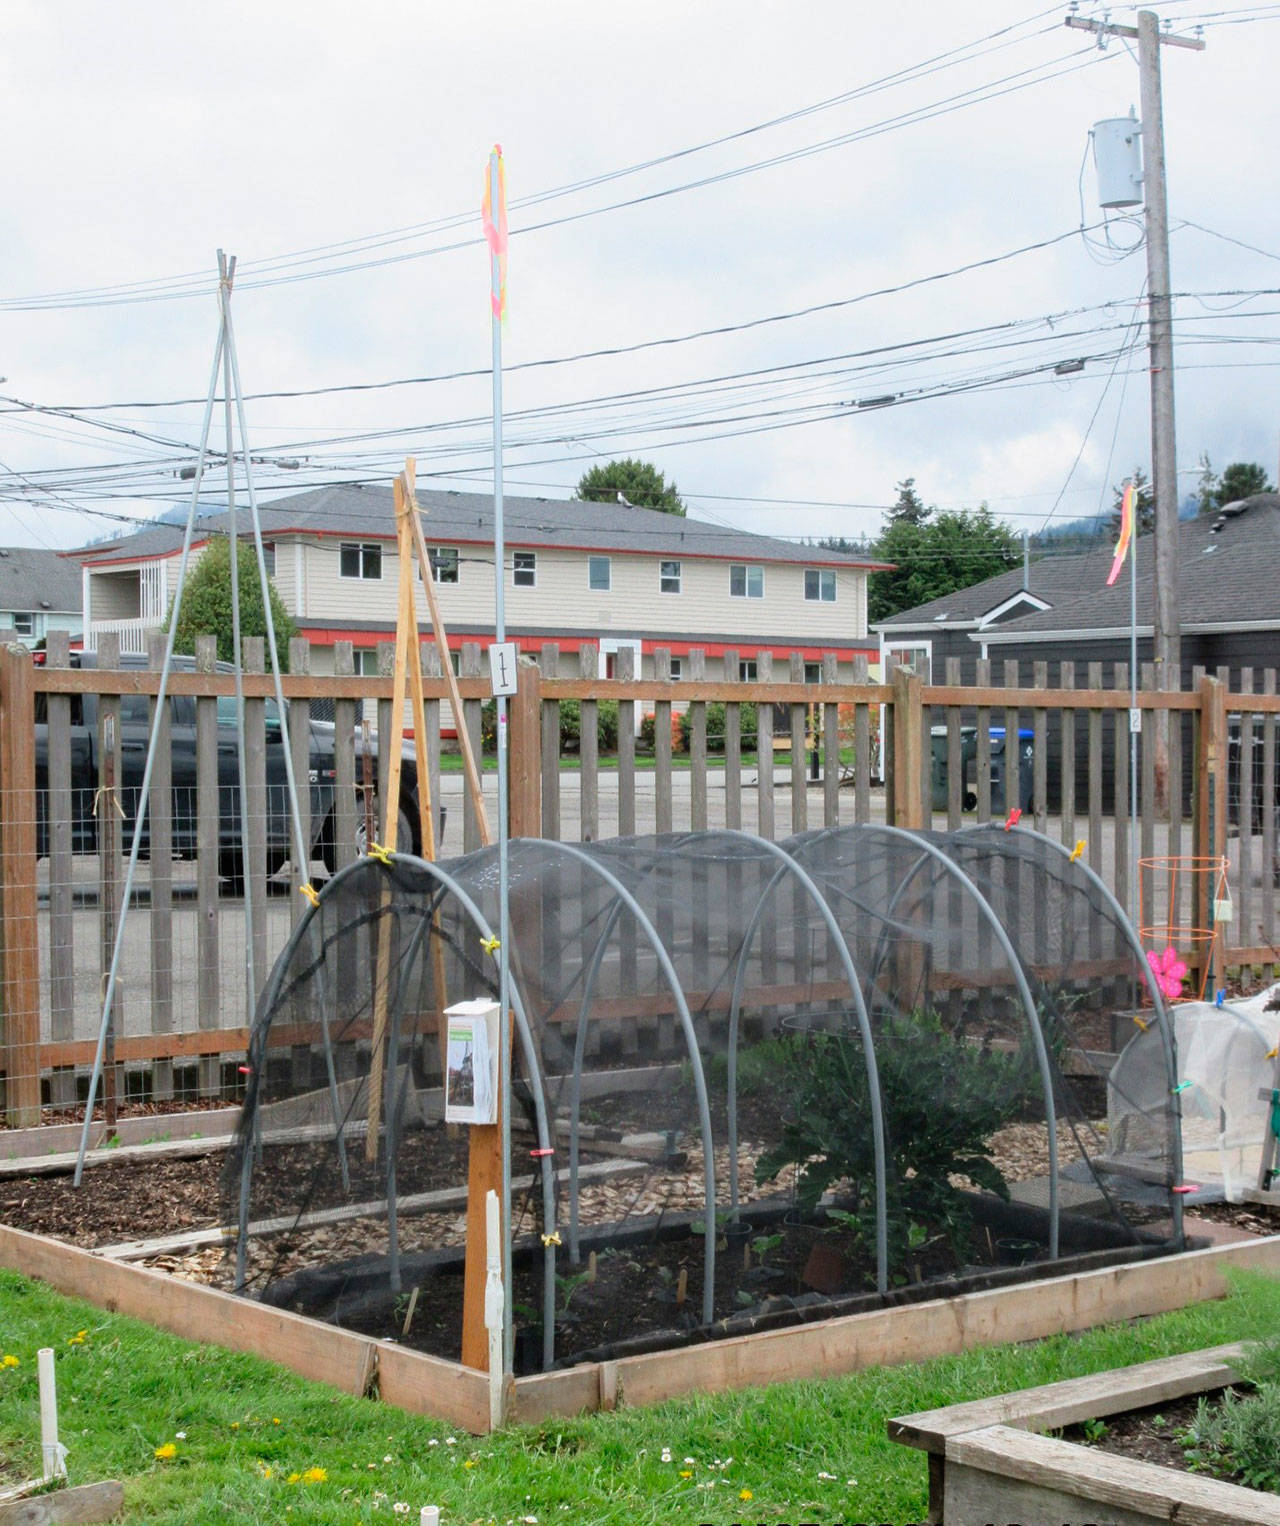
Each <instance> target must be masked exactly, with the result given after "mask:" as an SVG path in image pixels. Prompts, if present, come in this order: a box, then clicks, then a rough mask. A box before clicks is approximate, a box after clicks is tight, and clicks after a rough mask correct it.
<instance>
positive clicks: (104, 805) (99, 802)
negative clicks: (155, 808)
mask: <svg viewBox="0 0 1280 1526" xmlns="http://www.w3.org/2000/svg"><path fill="white" fill-rule="evenodd" d="M119 667H120V638H119V636H117V635H115V634H110V635H104V636H102V637H101V638H100V639H99V642H98V671H99V672H100V673H102V674H103V676H104V679H106V681H107V682H113V681H112V680H111V679H109V678H107V675H108V674H109V673H111V672H113V671H118V670H119ZM120 719H121V705H120V697H119V695H118V694H116V693H110V692H108V693H104V694H102V695H100V696H99V699H98V749H97V750H98V794H97V798H96V800H95V802H94V808H95V813H96V815H97V822H98V832H97V836H98V970H99V976H100V984H99V988H98V989H99V994H100V1003H101V999H102V998H103V997H105V994H106V989H107V976H108V972H109V970H110V969H111V961H112V959H113V957H114V955H115V944H116V929H117V928H118V927H119V925H120V916H121V911H122V906H121V894H122V891H123V886H124V863H123V857H122V847H123V845H122V841H121V838H122V833H121V821H122V818H123V816H124V807H123V801H122V800H121V790H120V782H121V775H122V772H123V767H122V764H123V743H122V741H121V735H120ZM123 986H124V983H123V981H120V980H117V981H116V985H115V990H114V992H113V994H112V1000H111V1011H110V1014H109V1020H108V1022H107V1024H106V1044H105V1046H104V1049H103V1069H102V1091H101V1097H102V1107H103V1114H104V1116H105V1117H106V1120H107V1122H108V1123H114V1122H115V1121H116V1105H117V1097H116V1087H117V1084H118V1079H119V1078H118V1074H117V1069H116V1062H115V1053H114V1048H115V1040H116V1036H117V1035H118V1034H121V1033H123V1032H124V990H123ZM100 1011H101V1004H99V1012H100Z"/></svg>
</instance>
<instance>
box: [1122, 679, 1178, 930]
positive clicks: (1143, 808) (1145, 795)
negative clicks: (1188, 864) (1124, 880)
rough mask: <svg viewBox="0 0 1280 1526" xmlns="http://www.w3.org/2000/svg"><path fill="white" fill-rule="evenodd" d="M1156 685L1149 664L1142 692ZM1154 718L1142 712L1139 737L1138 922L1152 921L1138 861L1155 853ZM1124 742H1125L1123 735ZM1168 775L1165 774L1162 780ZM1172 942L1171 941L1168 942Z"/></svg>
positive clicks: (1146, 880)
mask: <svg viewBox="0 0 1280 1526" xmlns="http://www.w3.org/2000/svg"><path fill="white" fill-rule="evenodd" d="M1155 681H1156V667H1155V663H1153V662H1144V663H1143V664H1142V686H1143V688H1154V687H1155ZM1157 720H1158V717H1157V715H1156V712H1155V711H1154V710H1144V711H1143V712H1142V736H1141V739H1140V746H1139V760H1140V768H1141V773H1140V774H1139V779H1140V781H1141V784H1140V788H1139V791H1138V819H1139V824H1140V830H1141V837H1140V838H1139V841H1138V858H1139V879H1138V905H1139V907H1140V908H1141V910H1140V911H1139V915H1138V920H1139V922H1140V923H1142V922H1147V923H1149V922H1151V921H1153V920H1154V915H1153V912H1154V908H1153V903H1152V890H1153V888H1154V883H1153V879H1152V872H1151V870H1150V869H1149V868H1147V869H1144V868H1142V865H1141V860H1143V859H1147V860H1150V859H1152V858H1154V857H1155V851H1156V811H1157V807H1158V805H1159V802H1158V800H1157V798H1156V752H1157V748H1158V727H1157ZM1125 741H1126V742H1128V741H1129V737H1128V736H1127V735H1126V737H1125ZM1167 777H1168V775H1167V774H1166V779H1167ZM1171 941H1175V940H1171Z"/></svg>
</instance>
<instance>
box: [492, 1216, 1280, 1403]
mask: <svg viewBox="0 0 1280 1526" xmlns="http://www.w3.org/2000/svg"><path fill="white" fill-rule="evenodd" d="M1234 1267H1256V1268H1257V1269H1259V1270H1266V1269H1268V1268H1271V1269H1275V1268H1277V1267H1280V1238H1278V1237H1272V1238H1271V1239H1267V1240H1257V1241H1253V1242H1241V1243H1237V1244H1234V1245H1227V1246H1214V1247H1212V1248H1211V1249H1209V1250H1203V1251H1188V1252H1186V1253H1185V1254H1183V1255H1180V1256H1169V1257H1165V1258H1162V1259H1160V1260H1157V1261H1144V1262H1140V1263H1136V1264H1130V1265H1128V1266H1120V1267H1107V1268H1105V1269H1103V1270H1100V1271H1093V1272H1080V1273H1076V1274H1075V1275H1074V1276H1069V1277H1056V1278H1047V1279H1045V1280H1044V1281H1039V1282H1033V1283H1021V1284H1018V1285H1017V1286H1015V1287H1012V1288H999V1289H992V1290H991V1291H988V1292H983V1293H969V1294H962V1295H961V1296H960V1297H957V1298H944V1299H937V1300H929V1301H928V1302H925V1303H919V1304H908V1305H905V1306H903V1307H900V1308H896V1309H878V1310H874V1311H872V1312H870V1313H867V1314H851V1315H846V1316H844V1317H843V1318H840V1319H832V1320H823V1321H817V1322H815V1323H814V1324H812V1325H802V1326H800V1327H798V1328H792V1329H784V1330H770V1331H764V1332H761V1333H758V1334H755V1335H749V1336H738V1337H734V1338H731V1339H726V1340H723V1341H716V1342H714V1343H710V1344H707V1345H702V1346H695V1347H687V1348H684V1349H681V1350H677V1351H663V1352H651V1353H647V1354H645V1355H644V1356H635V1357H627V1358H624V1359H622V1360H620V1361H619V1363H618V1374H619V1380H620V1382H621V1385H622V1391H623V1393H624V1395H625V1398H626V1402H627V1403H628V1404H637V1405H639V1404H657V1403H660V1402H661V1401H662V1400H664V1399H669V1398H674V1397H675V1396H677V1395H678V1394H685V1393H691V1392H703V1393H718V1392H722V1391H724V1390H726V1389H736V1388H747V1387H755V1386H758V1385H759V1384H762V1383H773V1382H783V1381H791V1380H794V1379H797V1378H812V1377H814V1376H815V1375H816V1374H817V1373H819V1372H821V1373H822V1374H823V1376H834V1375H835V1374H837V1373H842V1372H857V1371H861V1370H863V1369H864V1368H867V1367H877V1366H887V1365H892V1364H895V1363H901V1362H920V1361H928V1360H931V1359H932V1358H934V1357H938V1356H946V1355H952V1354H955V1353H957V1352H960V1351H968V1350H972V1349H973V1348H974V1347H977V1346H988V1345H1005V1344H1009V1343H1011V1342H1015V1341H1025V1340H1040V1339H1043V1338H1044V1337H1045V1336H1047V1335H1052V1334H1055V1333H1057V1332H1059V1331H1070V1330H1085V1329H1089V1328H1090V1327H1091V1326H1093V1325H1098V1324H1109V1323H1112V1322H1114V1321H1117V1320H1124V1319H1137V1318H1141V1317H1143V1316H1146V1315H1150V1314H1159V1313H1164V1312H1166V1311H1168V1310H1170V1309H1180V1308H1184V1307H1186V1306H1187V1305H1189V1304H1192V1303H1200V1302H1203V1301H1205V1300H1207V1299H1210V1298H1221V1297H1225V1296H1226V1293H1227V1292H1228V1288H1229V1284H1228V1278H1227V1274H1228V1271H1229V1270H1230V1269H1231V1268H1234ZM517 1388H518V1385H517Z"/></svg>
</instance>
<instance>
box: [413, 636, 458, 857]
mask: <svg viewBox="0 0 1280 1526" xmlns="http://www.w3.org/2000/svg"><path fill="white" fill-rule="evenodd" d="M418 650H419V656H420V660H421V664H422V688H423V699H422V709H423V714H424V716H425V721H424V729H425V740H426V758H427V778H428V779H429V780H430V781H431V799H432V800H433V801H438V800H439V799H440V798H441V795H440V701H439V699H437V698H435V697H434V694H433V685H432V682H431V680H432V679H434V678H436V677H437V675H438V674H439V670H440V654H439V653H438V652H437V651H436V649H435V647H434V646H428V645H426V644H425V643H424V644H423V645H421V646H420V647H419V649H418ZM434 819H435V820H436V821H439V820H440V814H439V812H437V813H436V815H435V817H434ZM447 830H448V823H447V822H446V823H445V824H444V826H443V828H442V830H441V833H440V841H439V842H437V844H436V847H437V851H441V850H442V849H443V841H444V833H445V832H446V831H447ZM457 830H458V829H457V826H456V825H455V827H454V831H455V832H456V831H457Z"/></svg>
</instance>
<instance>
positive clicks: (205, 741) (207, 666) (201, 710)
mask: <svg viewBox="0 0 1280 1526" xmlns="http://www.w3.org/2000/svg"><path fill="white" fill-rule="evenodd" d="M217 652H218V644H217V641H216V640H215V638H214V637H212V636H197V637H196V671H197V672H200V673H204V674H209V673H212V671H213V667H214V663H215V661H216V659H217ZM219 837H220V831H219V800H218V702H217V700H216V699H214V698H212V697H200V698H197V700H196V1022H197V1023H198V1025H199V1027H200V1028H201V1029H204V1030H207V1031H212V1030H213V1029H216V1028H217V1027H218V1026H219V1021H220V1018H221V1016H222V1013H221V1000H220V997H221V992H220V989H219V988H220V984H221V978H222V976H221V960H220V957H219V951H218V930H219V917H218V857H219ZM247 1044H248V1040H247V1038H246V1041H245V1046H243V1047H247ZM121 1052H122V1053H123V1048H122V1049H121ZM202 1052H203V1051H202ZM213 1080H214V1068H213V1067H211V1066H209V1065H208V1063H207V1062H206V1063H205V1064H202V1066H201V1068H200V1089H201V1091H202V1092H206V1093H208V1092H210V1091H212V1090H213V1086H212V1084H211V1083H212V1082H213Z"/></svg>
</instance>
